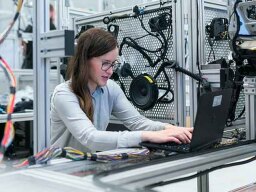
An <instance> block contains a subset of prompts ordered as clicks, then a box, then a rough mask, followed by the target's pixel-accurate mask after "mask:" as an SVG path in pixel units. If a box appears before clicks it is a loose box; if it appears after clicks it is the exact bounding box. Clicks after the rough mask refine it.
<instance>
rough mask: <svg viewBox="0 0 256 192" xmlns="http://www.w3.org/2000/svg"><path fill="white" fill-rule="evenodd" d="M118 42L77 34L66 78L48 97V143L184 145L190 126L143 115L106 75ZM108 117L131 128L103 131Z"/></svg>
mask: <svg viewBox="0 0 256 192" xmlns="http://www.w3.org/2000/svg"><path fill="white" fill-rule="evenodd" d="M117 46H118V45H117V41H116V39H115V38H114V37H113V36H112V35H111V34H110V33H109V32H106V31H104V30H102V29H97V28H93V29H89V30H87V31H86V32H84V33H82V35H81V36H80V38H79V40H78V44H77V48H76V49H77V50H76V54H75V56H74V57H73V58H72V60H71V62H70V63H69V66H68V77H69V80H68V81H66V82H64V83H62V84H60V85H58V86H57V87H56V88H55V90H54V93H53V95H52V100H51V143H52V145H54V146H58V147H65V146H71V147H74V148H76V149H79V150H82V151H84V152H89V151H90V152H95V151H104V150H110V149H115V148H120V147H134V146H138V144H139V143H140V142H141V141H151V142H157V143H161V142H167V141H174V142H177V143H182V142H183V143H189V142H190V139H191V137H192V130H193V129H192V128H183V127H176V126H173V125H170V124H167V123H161V122H157V121H151V120H149V119H147V118H145V117H144V116H142V115H140V114H139V112H138V111H137V110H136V109H135V108H134V107H133V106H132V105H131V103H130V102H129V101H128V100H127V98H126V97H125V95H124V93H123V91H122V90H121V88H120V87H119V86H118V85H117V84H116V83H115V82H114V81H112V80H110V79H109V78H110V77H111V75H112V73H113V68H115V67H116V65H115V61H116V59H117V56H118V48H117ZM111 115H114V116H115V117H116V118H117V119H119V120H120V121H122V122H123V124H124V125H125V126H126V127H127V128H128V129H130V130H131V131H122V132H109V131H106V128H107V126H108V123H109V119H110V116H111Z"/></svg>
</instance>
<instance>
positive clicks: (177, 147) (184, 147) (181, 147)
mask: <svg viewBox="0 0 256 192" xmlns="http://www.w3.org/2000/svg"><path fill="white" fill-rule="evenodd" d="M159 145H160V146H161V147H163V148H164V149H166V150H168V151H177V152H189V149H190V144H184V143H183V144H177V143H173V142H170V143H161V144H159Z"/></svg>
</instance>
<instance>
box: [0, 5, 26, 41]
mask: <svg viewBox="0 0 256 192" xmlns="http://www.w3.org/2000/svg"><path fill="white" fill-rule="evenodd" d="M22 4H23V0H19V1H18V4H17V9H16V13H15V15H14V17H13V20H12V21H11V22H10V24H9V26H8V27H7V28H6V29H5V30H4V31H3V32H2V33H1V34H0V45H1V44H2V43H3V41H4V40H5V39H6V37H7V36H8V34H9V33H10V31H11V29H12V27H13V25H14V23H15V22H16V20H17V19H18V17H19V15H20V10H21V7H22Z"/></svg>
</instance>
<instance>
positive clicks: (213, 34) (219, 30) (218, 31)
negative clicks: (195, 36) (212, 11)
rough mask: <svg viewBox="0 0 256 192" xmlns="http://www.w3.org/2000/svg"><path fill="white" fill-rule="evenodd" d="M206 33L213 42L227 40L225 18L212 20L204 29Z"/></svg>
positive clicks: (226, 21)
mask: <svg viewBox="0 0 256 192" xmlns="http://www.w3.org/2000/svg"><path fill="white" fill-rule="evenodd" d="M205 30H206V33H207V34H209V37H210V38H213V39H214V40H216V41H218V40H226V39H228V19H227V18H213V19H212V21H211V23H210V24H208V25H206V27H205Z"/></svg>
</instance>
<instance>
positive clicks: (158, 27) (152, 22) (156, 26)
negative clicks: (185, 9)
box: [148, 13, 172, 32]
mask: <svg viewBox="0 0 256 192" xmlns="http://www.w3.org/2000/svg"><path fill="white" fill-rule="evenodd" d="M170 23H171V18H170V15H169V14H167V13H162V14H159V15H158V16H157V17H152V18H150V19H149V22H148V24H149V27H150V29H151V32H158V31H162V30H165V29H167V28H168V27H169V26H170ZM170 31H172V30H170Z"/></svg>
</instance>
